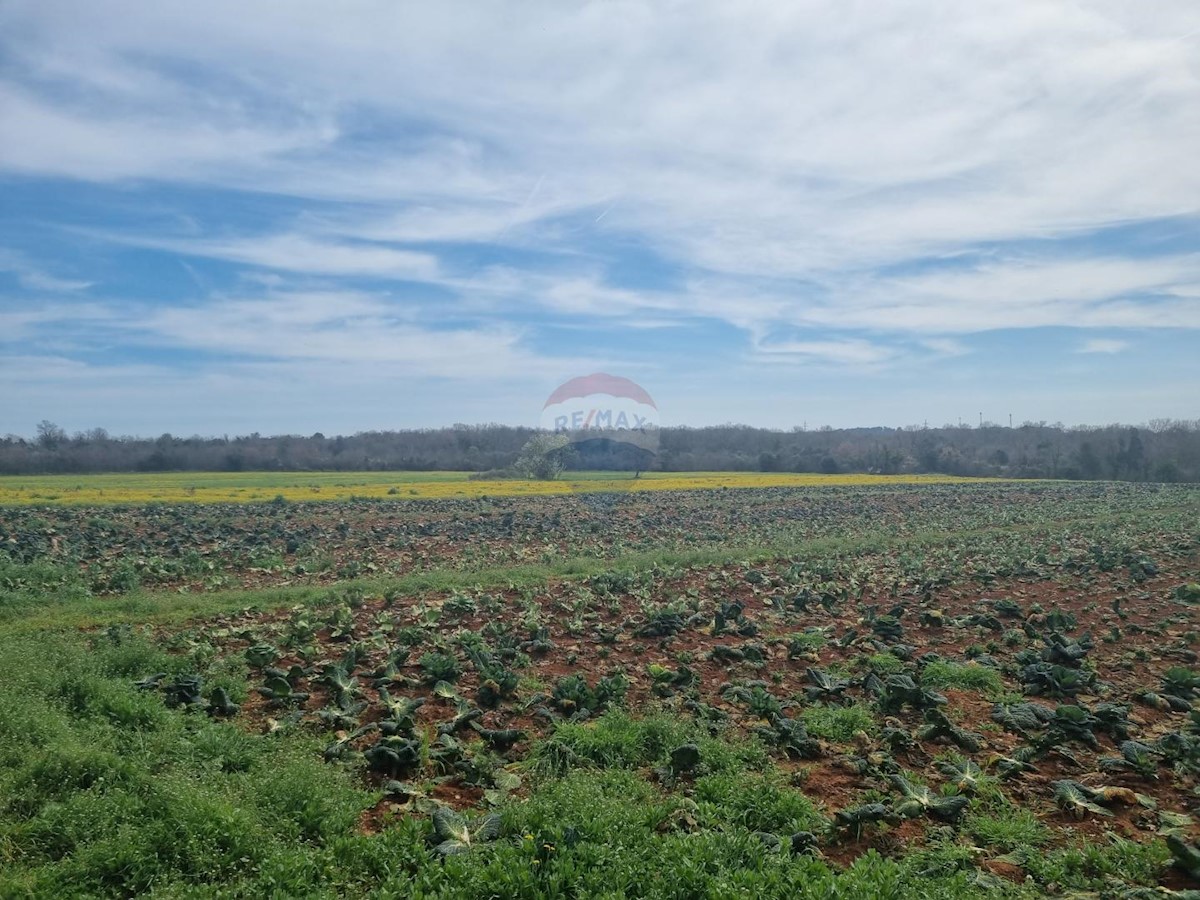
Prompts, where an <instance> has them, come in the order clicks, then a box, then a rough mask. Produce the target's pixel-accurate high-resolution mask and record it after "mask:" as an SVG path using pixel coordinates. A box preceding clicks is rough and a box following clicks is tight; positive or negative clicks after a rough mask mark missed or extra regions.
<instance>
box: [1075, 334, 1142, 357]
mask: <svg viewBox="0 0 1200 900" xmlns="http://www.w3.org/2000/svg"><path fill="white" fill-rule="evenodd" d="M1128 347H1129V342H1128V341H1119V340H1116V339H1114V338H1092V339H1091V340H1087V341H1084V342H1083V343H1082V344H1080V345H1079V349H1078V350H1076V351H1075V352H1076V353H1110V354H1111V353H1120V352H1121V351H1122V350H1125V349H1127V348H1128Z"/></svg>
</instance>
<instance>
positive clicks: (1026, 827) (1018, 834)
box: [965, 805, 1050, 852]
mask: <svg viewBox="0 0 1200 900" xmlns="http://www.w3.org/2000/svg"><path fill="white" fill-rule="evenodd" d="M965 828H966V830H967V832H968V833H969V834H970V835H971V836H972V837H974V838H975V840H977V841H979V843H980V845H982V846H984V847H996V848H998V849H1000V850H1001V851H1003V852H1008V851H1011V850H1016V849H1018V848H1019V847H1041V846H1042V845H1043V844H1045V843H1046V842H1047V841H1048V840H1049V839H1050V830H1049V829H1048V828H1047V827H1046V826H1045V825H1044V824H1042V822H1041V821H1040V820H1039V819H1038V817H1037V816H1035V815H1034V814H1033V813H1031V812H1030V811H1029V810H1027V809H1020V808H1018V807H1014V806H1008V805H1002V806H1000V807H999V808H998V809H995V810H993V811H990V812H988V813H975V814H972V815H970V816H968V817H967V820H966V823H965Z"/></svg>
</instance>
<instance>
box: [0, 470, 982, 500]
mask: <svg viewBox="0 0 1200 900" xmlns="http://www.w3.org/2000/svg"><path fill="white" fill-rule="evenodd" d="M986 480H988V479H982V478H961V477H958V476H954V475H862V474H848V475H814V474H807V473H793V472H767V473H764V472H645V473H642V474H640V475H637V476H634V475H632V474H630V473H625V472H568V473H567V474H566V476H564V477H563V478H561V479H558V480H554V481H526V480H524V479H519V478H504V479H491V480H488V479H480V478H478V477H476V476H474V475H472V474H471V473H469V472H166V473H162V474H145V473H138V474H129V473H126V474H114V475H39V476H22V475H0V505H10V504H27V505H34V506H45V505H55V506H57V505H60V504H105V505H111V504H145V503H185V502H187V503H261V502H263V501H266V500H358V499H413V498H419V499H448V498H452V499H477V498H480V497H530V496H533V497H543V496H547V495H555V494H572V493H578V492H580V491H597V490H600V491H663V490H696V489H710V488H711V489H715V488H735V487H737V488H745V487H830V486H836V485H889V484H892V485H895V484H954V483H966V482H973V481H986Z"/></svg>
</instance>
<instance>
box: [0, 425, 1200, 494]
mask: <svg viewBox="0 0 1200 900" xmlns="http://www.w3.org/2000/svg"><path fill="white" fill-rule="evenodd" d="M536 433H537V432H536V430H535V429H532V428H523V427H514V426H510V425H494V424H492V425H454V426H452V427H448V428H437V429H420V430H408V431H366V432H360V433H358V434H354V435H349V436H337V437H325V435H323V434H319V433H318V434H313V435H310V436H308V437H302V436H299V435H279V436H273V437H263V436H262V435H259V434H251V435H248V436H243V437H233V438H230V437H221V438H211V437H186V438H185V437H175V436H173V435H170V434H164V435H162V436H160V437H157V438H135V437H114V436H112V435H110V434H108V432H106V431H105V430H104V429H102V428H96V429H93V430H91V431H86V432H79V433H77V434H73V435H69V434H67V433H66V432H65V431H64V430H63V429H61V428H59V427H58V426H56V425H54V424H53V423H52V422H42V423H41V424H40V425H38V427H37V434H36V436H35V437H33V438H24V437H19V436H16V435H9V436H7V437H5V438H0V473H2V474H13V475H24V474H28V475H32V474H53V473H80V474H82V473H88V472H168V471H214V472H241V471H271V470H279V471H286V470H313V471H322V470H324V471H356V470H427V469H447V470H449V469H457V470H464V471H476V472H478V471H487V470H503V469H511V468H512V466H513V465H514V464H515V462H516V461H517V458H518V456H519V455H520V453H521V449H522V448H523V447H524V446H525V444H526V443H527V442H528V441H529V440H530V438H531V437H533V436H534V435H535V434H536ZM625 461H626V457H624V456H622V454H619V453H611V454H595V453H592V454H588V455H586V456H585V458H584V462H585V463H586V464H587V466H588V467H590V468H603V467H611V468H624V467H626V462H625ZM649 469H650V470H663V471H677V472H683V471H746V470H752V471H763V472H824V473H830V474H832V473H838V472H876V473H881V474H899V473H909V472H919V473H923V472H929V473H933V472H938V473H943V474H949V475H994V476H1006V477H1016V478H1069V479H1114V480H1122V481H1165V482H1175V481H1200V420H1194V421H1179V420H1165V419H1160V420H1154V421H1152V422H1150V423H1148V424H1146V425H1143V426H1139V427H1130V426H1125V425H1106V426H1095V427H1070V428H1068V427H1064V426H1062V425H1060V424H1049V425H1048V424H1046V423H1045V422H1036V423H1035V422H1026V423H1025V424H1023V425H1019V426H1017V427H1012V428H1010V427H1003V426H1000V425H992V424H987V423H984V424H982V425H981V426H979V427H964V426H951V425H947V426H943V427H941V428H926V427H920V426H911V427H907V428H842V429H834V428H828V427H826V428H820V429H817V430H811V431H810V430H804V429H800V428H796V429H793V430H791V431H777V430H772V429H767V428H751V427H749V426H745V425H718V426H713V427H705V428H686V427H675V428H664V429H662V431H661V432H660V435H659V449H658V453H657V455H656V456H655V457H654V458H653V459H652V460H650V463H649Z"/></svg>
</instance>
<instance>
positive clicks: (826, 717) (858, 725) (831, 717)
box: [800, 703, 878, 744]
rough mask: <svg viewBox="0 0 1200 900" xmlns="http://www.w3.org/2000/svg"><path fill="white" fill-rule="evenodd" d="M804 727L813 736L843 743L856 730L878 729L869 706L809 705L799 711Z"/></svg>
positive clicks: (869, 732)
mask: <svg viewBox="0 0 1200 900" xmlns="http://www.w3.org/2000/svg"><path fill="white" fill-rule="evenodd" d="M800 719H801V721H803V722H804V727H805V728H807V729H808V733H809V734H811V735H812V736H813V737H818V738H824V739H825V740H827V741H834V742H836V743H839V744H845V743H848V742H849V741H850V739H851V738H852V737H854V733H855V732H856V731H865V732H866V733H867V734H874V733H875V732H876V731H877V730H878V726H877V725H876V722H875V715H874V713H873V712H872V711H871V708H870V707H869V706H866V705H864V704H861V703H859V704H855V705H854V706H809V707H806V708H805V709H804V711H803V712H802V713H800Z"/></svg>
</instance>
